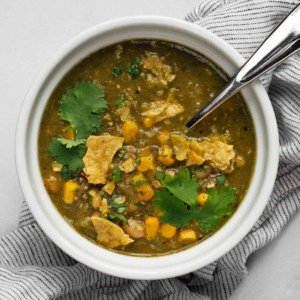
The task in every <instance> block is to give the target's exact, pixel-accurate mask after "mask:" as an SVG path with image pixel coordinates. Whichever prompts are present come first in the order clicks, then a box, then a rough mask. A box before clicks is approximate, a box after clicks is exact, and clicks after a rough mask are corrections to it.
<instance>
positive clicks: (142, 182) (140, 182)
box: [132, 180, 148, 186]
mask: <svg viewBox="0 0 300 300" xmlns="http://www.w3.org/2000/svg"><path fill="white" fill-rule="evenodd" d="M146 183H148V181H147V180H137V181H132V185H133V186H142V185H144V184H146Z"/></svg>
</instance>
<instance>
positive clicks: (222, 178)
mask: <svg viewBox="0 0 300 300" xmlns="http://www.w3.org/2000/svg"><path fill="white" fill-rule="evenodd" d="M216 180H217V183H218V185H219V186H224V184H225V176H224V175H219V176H217V178H216Z"/></svg>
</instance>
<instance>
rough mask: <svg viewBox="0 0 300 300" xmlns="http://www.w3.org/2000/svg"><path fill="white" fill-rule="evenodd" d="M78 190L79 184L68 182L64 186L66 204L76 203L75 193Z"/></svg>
mask: <svg viewBox="0 0 300 300" xmlns="http://www.w3.org/2000/svg"><path fill="white" fill-rule="evenodd" d="M77 189H78V184H77V183H76V182H74V181H71V180H69V181H67V182H65V184H64V197H63V199H64V202H65V203H66V204H72V203H73V202H74V200H75V199H74V198H75V192H76V191H77Z"/></svg>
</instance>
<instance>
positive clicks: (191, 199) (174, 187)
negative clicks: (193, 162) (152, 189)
mask: <svg viewBox="0 0 300 300" xmlns="http://www.w3.org/2000/svg"><path fill="white" fill-rule="evenodd" d="M157 175H159V176H157V177H158V178H160V182H161V184H162V186H163V187H164V188H166V189H167V190H168V191H169V192H171V193H172V194H173V195H174V196H175V197H176V198H178V199H179V200H181V201H183V202H184V203H186V204H187V205H189V206H192V207H195V206H197V205H198V201H197V191H198V184H197V180H196V178H195V177H192V176H191V173H190V171H189V169H187V168H181V169H180V170H179V173H177V174H175V175H174V176H173V177H172V176H170V175H168V174H166V176H165V177H164V178H163V179H162V176H161V174H157Z"/></svg>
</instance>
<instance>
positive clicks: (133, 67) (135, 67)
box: [127, 57, 141, 79]
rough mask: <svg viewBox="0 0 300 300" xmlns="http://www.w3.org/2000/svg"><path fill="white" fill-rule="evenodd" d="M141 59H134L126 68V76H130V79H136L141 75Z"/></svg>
mask: <svg viewBox="0 0 300 300" xmlns="http://www.w3.org/2000/svg"><path fill="white" fill-rule="evenodd" d="M140 63H141V59H140V58H139V57H135V58H134V59H133V60H132V62H131V64H130V66H129V67H128V70H127V71H128V74H129V75H130V76H131V78H132V79H135V78H138V77H139V76H140V74H141V68H140Z"/></svg>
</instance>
